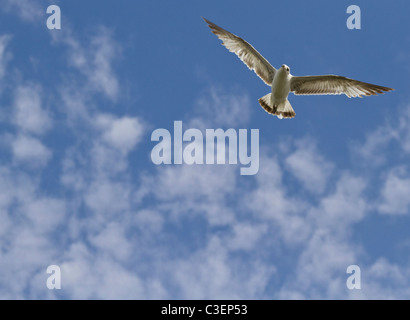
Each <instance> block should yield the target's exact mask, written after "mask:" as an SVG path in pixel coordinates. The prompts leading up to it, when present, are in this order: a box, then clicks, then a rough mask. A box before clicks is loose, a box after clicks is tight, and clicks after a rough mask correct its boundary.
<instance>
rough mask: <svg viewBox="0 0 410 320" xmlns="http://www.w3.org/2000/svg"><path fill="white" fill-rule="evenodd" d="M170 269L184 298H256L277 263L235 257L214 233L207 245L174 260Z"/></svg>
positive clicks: (260, 295) (262, 290)
mask: <svg viewBox="0 0 410 320" xmlns="http://www.w3.org/2000/svg"><path fill="white" fill-rule="evenodd" d="M171 272H172V275H173V279H174V282H176V284H177V285H178V287H179V288H180V289H181V291H182V296H181V298H182V299H246V298H249V297H253V298H254V299H257V298H262V294H261V293H262V292H264V290H265V288H266V286H267V284H268V279H269V277H270V275H271V274H273V273H274V272H275V267H274V266H272V265H269V266H267V265H263V264H260V263H258V261H251V262H246V263H243V262H242V263H240V262H239V261H235V260H234V259H233V257H232V256H230V255H229V253H228V251H227V250H226V248H225V246H224V244H223V243H222V242H221V240H220V239H219V238H218V237H212V238H211V239H210V240H209V241H208V243H207V246H206V247H205V248H204V249H202V250H199V251H197V252H195V253H194V254H192V255H191V256H190V257H185V258H181V259H179V260H177V261H176V262H175V263H173V264H172V271H171Z"/></svg>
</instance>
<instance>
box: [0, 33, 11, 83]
mask: <svg viewBox="0 0 410 320" xmlns="http://www.w3.org/2000/svg"><path fill="white" fill-rule="evenodd" d="M10 38H11V37H10V36H9V35H2V36H0V80H2V79H3V77H4V75H5V74H6V67H7V64H8V62H9V61H10V60H11V53H10V52H9V51H8V50H6V48H7V45H8V43H9V41H10Z"/></svg>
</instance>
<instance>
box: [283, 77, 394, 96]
mask: <svg viewBox="0 0 410 320" xmlns="http://www.w3.org/2000/svg"><path fill="white" fill-rule="evenodd" d="M290 90H291V91H292V92H293V93H294V94H296V95H312V94H316V95H326V94H345V95H346V96H348V97H349V98H351V97H362V96H371V95H377V94H378V93H384V92H387V91H391V90H393V89H392V88H387V87H382V86H378V85H376V84H371V83H367V82H362V81H358V80H354V79H350V78H346V77H341V76H336V75H325V76H306V77H292V79H291V83H290Z"/></svg>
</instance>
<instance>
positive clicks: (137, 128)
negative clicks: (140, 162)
mask: <svg viewBox="0 0 410 320" xmlns="http://www.w3.org/2000/svg"><path fill="white" fill-rule="evenodd" d="M96 126H97V127H98V128H100V129H101V130H102V131H103V134H102V138H103V141H105V142H106V143H108V144H109V145H110V146H111V147H113V148H116V149H118V150H119V151H121V152H123V153H128V152H129V151H130V150H132V149H133V148H134V147H135V145H136V144H137V143H138V142H139V141H140V140H141V137H142V134H143V132H144V127H143V124H142V122H141V120H139V119H138V118H135V117H122V118H119V119H115V118H114V117H112V116H110V115H107V114H101V115H98V116H97V117H96Z"/></svg>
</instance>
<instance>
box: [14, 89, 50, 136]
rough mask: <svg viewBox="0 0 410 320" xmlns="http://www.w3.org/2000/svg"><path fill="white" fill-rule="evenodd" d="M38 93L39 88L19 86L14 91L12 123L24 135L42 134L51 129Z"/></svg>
mask: <svg viewBox="0 0 410 320" xmlns="http://www.w3.org/2000/svg"><path fill="white" fill-rule="evenodd" d="M40 91H41V90H40V88H39V86H20V87H18V88H17V89H16V91H15V99H14V107H13V109H14V123H15V124H16V125H17V126H18V128H19V129H21V130H22V131H23V132H25V133H32V134H43V133H45V132H46V131H47V130H49V129H50V127H51V124H52V123H51V119H50V116H49V115H48V113H47V112H46V111H45V110H44V109H43V108H42V100H41V96H40Z"/></svg>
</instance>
